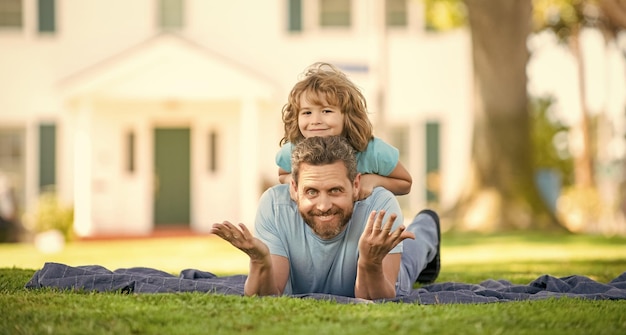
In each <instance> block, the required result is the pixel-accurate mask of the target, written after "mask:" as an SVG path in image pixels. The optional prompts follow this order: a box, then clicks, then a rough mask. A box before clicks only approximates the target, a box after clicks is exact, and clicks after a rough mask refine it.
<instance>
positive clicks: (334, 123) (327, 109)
mask: <svg viewBox="0 0 626 335" xmlns="http://www.w3.org/2000/svg"><path fill="white" fill-rule="evenodd" d="M314 101H315V102H314ZM320 104H321V105H320ZM343 118H344V115H343V112H342V111H341V109H340V108H339V107H337V106H330V105H329V104H328V102H327V101H326V98H325V97H323V96H320V95H318V94H316V93H313V92H309V91H305V92H303V93H302V95H301V96H300V109H299V110H298V128H300V132H301V133H302V136H304V137H305V138H309V137H313V136H321V137H324V136H334V135H341V134H342V133H343Z"/></svg>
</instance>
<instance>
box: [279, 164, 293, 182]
mask: <svg viewBox="0 0 626 335" xmlns="http://www.w3.org/2000/svg"><path fill="white" fill-rule="evenodd" d="M278 181H279V182H280V183H281V184H289V183H291V173H289V172H287V171H285V170H283V169H282V168H278Z"/></svg>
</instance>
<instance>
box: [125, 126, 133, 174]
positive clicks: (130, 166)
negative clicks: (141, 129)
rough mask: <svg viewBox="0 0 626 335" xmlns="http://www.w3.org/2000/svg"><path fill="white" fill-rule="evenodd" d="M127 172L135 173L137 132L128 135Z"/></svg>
mask: <svg viewBox="0 0 626 335" xmlns="http://www.w3.org/2000/svg"><path fill="white" fill-rule="evenodd" d="M126 171H127V172H130V173H133V172H135V132H133V131H129V132H128V133H126Z"/></svg>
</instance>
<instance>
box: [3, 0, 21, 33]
mask: <svg viewBox="0 0 626 335" xmlns="http://www.w3.org/2000/svg"><path fill="white" fill-rule="evenodd" d="M21 27H22V0H0V28H21Z"/></svg>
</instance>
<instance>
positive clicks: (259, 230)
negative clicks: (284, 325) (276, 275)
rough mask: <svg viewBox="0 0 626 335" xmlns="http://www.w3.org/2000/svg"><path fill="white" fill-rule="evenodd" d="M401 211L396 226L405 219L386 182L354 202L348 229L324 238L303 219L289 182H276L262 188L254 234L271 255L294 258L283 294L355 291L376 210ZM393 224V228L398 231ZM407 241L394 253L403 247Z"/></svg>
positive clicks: (291, 260)
mask: <svg viewBox="0 0 626 335" xmlns="http://www.w3.org/2000/svg"><path fill="white" fill-rule="evenodd" d="M381 209H384V210H385V211H386V213H387V214H386V215H385V219H384V221H383V222H386V220H387V216H388V215H390V214H391V213H395V214H397V216H398V217H397V218H396V221H395V222H394V228H393V230H395V229H396V228H397V227H398V226H400V225H401V224H402V223H403V221H404V220H403V216H402V212H401V210H400V206H399V204H398V201H397V200H396V197H395V196H394V195H393V194H392V193H391V192H389V191H387V190H386V189H384V188H382V187H376V188H374V190H373V192H372V195H370V196H369V197H368V198H367V199H364V200H362V201H357V202H355V205H354V211H353V214H352V218H351V219H350V221H349V223H348V225H347V226H346V229H345V230H344V231H343V232H342V233H341V234H339V235H338V236H336V237H335V238H333V239H331V240H323V239H321V238H320V237H318V236H317V235H315V233H314V232H313V230H312V229H311V228H310V227H309V226H308V225H307V224H306V223H305V222H304V220H303V219H302V216H301V215H300V213H299V212H298V206H297V204H296V202H294V201H293V200H291V197H290V195H289V185H284V184H283V185H276V186H274V187H272V188H270V189H268V190H267V191H265V193H263V195H262V196H261V200H260V203H259V207H258V211H257V215H256V221H255V236H256V237H258V238H259V239H260V240H261V241H263V242H264V243H265V244H266V245H267V246H268V248H269V250H270V253H271V254H272V255H279V256H283V257H286V258H288V259H289V265H290V269H289V279H288V280H287V284H286V286H285V290H284V294H304V293H326V294H335V295H342V296H347V297H354V285H355V282H356V272H357V261H358V256H359V255H358V243H359V238H360V237H361V234H362V232H363V230H364V229H365V225H366V224H367V218H368V216H369V214H370V213H371V212H372V210H381ZM393 230H392V231H393ZM401 252H402V243H400V244H399V245H398V246H396V247H395V248H394V249H393V250H392V251H391V252H390V253H401Z"/></svg>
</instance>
